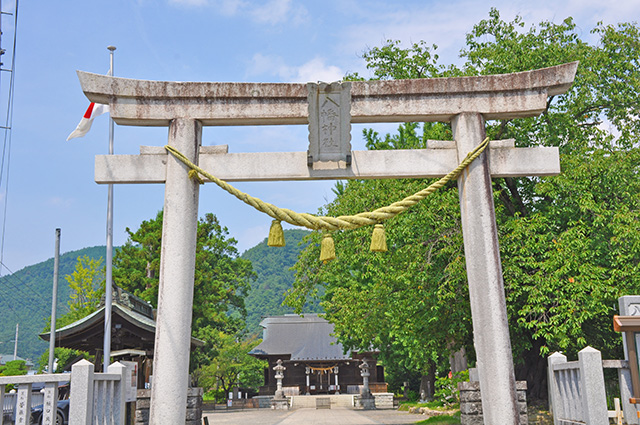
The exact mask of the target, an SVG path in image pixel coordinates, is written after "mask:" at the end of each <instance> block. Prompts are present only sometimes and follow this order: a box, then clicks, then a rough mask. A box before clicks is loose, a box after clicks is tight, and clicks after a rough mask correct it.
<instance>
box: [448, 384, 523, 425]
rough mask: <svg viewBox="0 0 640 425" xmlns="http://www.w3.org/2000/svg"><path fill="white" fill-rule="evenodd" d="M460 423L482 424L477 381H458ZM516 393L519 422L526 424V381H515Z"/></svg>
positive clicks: (480, 401) (463, 424)
mask: <svg viewBox="0 0 640 425" xmlns="http://www.w3.org/2000/svg"><path fill="white" fill-rule="evenodd" d="M458 390H460V423H461V424H462V425H483V424H484V421H483V417H482V398H481V396H480V383H479V382H460V383H458ZM516 392H517V395H518V410H519V412H520V424H521V425H528V423H529V419H528V417H527V382H526V381H518V382H516Z"/></svg>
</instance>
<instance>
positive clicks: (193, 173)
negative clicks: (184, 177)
mask: <svg viewBox="0 0 640 425" xmlns="http://www.w3.org/2000/svg"><path fill="white" fill-rule="evenodd" d="M189 178H190V179H191V180H195V181H197V182H198V183H200V184H204V180H202V177H200V174H198V172H197V171H196V170H189Z"/></svg>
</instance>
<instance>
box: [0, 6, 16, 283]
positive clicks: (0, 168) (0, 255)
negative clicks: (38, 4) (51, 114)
mask: <svg viewBox="0 0 640 425" xmlns="http://www.w3.org/2000/svg"><path fill="white" fill-rule="evenodd" d="M18 3H19V0H16V3H15V5H16V10H15V13H14V25H13V51H12V52H11V68H10V70H9V71H10V72H11V77H10V79H9V94H8V97H7V112H6V119H5V125H4V127H3V129H4V144H3V148H2V161H1V164H0V186H1V185H2V176H3V175H4V165H5V155H6V160H7V161H6V164H7V171H6V175H7V178H6V180H5V196H4V212H3V218H2V239H1V240H0V263H1V262H2V261H3V260H4V241H5V233H6V228H7V205H8V204H9V202H8V200H9V169H10V165H11V134H12V132H11V128H12V126H13V97H14V96H13V95H14V88H15V70H16V46H17V40H18V9H19V7H18ZM0 13H3V12H2V11H1V10H0ZM1 26H2V25H1V23H0V27H1ZM0 34H1V31H0ZM0 51H1V52H2V53H4V50H2V49H1V46H0ZM0 74H1V73H0ZM1 275H2V269H1V268H0V276H1Z"/></svg>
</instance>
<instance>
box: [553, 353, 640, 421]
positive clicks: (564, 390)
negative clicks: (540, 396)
mask: <svg viewBox="0 0 640 425" xmlns="http://www.w3.org/2000/svg"><path fill="white" fill-rule="evenodd" d="M604 368H612V369H618V379H619V382H620V399H621V400H622V406H623V411H624V420H625V422H626V423H628V424H637V423H638V414H637V410H636V408H635V406H633V405H631V404H630V403H629V398H630V397H631V375H630V372H629V366H628V362H626V361H623V360H602V355H601V354H600V351H598V350H596V349H595V348H592V347H586V348H584V349H583V350H582V351H580V352H579V353H578V360H577V361H571V362H568V361H567V357H566V356H565V355H563V354H560V353H553V354H552V355H551V356H549V358H548V371H547V373H548V377H549V407H550V410H551V412H552V414H553V420H554V425H564V424H574V423H581V424H586V425H608V424H609V418H610V417H615V416H616V412H613V411H608V410H607V400H606V390H605V383H604V373H603V369H604Z"/></svg>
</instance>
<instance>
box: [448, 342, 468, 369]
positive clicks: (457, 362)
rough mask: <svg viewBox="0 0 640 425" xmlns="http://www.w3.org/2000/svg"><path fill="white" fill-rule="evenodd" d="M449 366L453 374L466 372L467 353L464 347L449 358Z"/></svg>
mask: <svg viewBox="0 0 640 425" xmlns="http://www.w3.org/2000/svg"><path fill="white" fill-rule="evenodd" d="M449 365H450V366H451V373H453V374H456V373H458V372H462V371H463V370H467V352H466V350H465V349H464V346H463V347H461V348H460V349H459V350H458V351H456V352H455V353H453V354H452V355H451V356H449Z"/></svg>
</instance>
